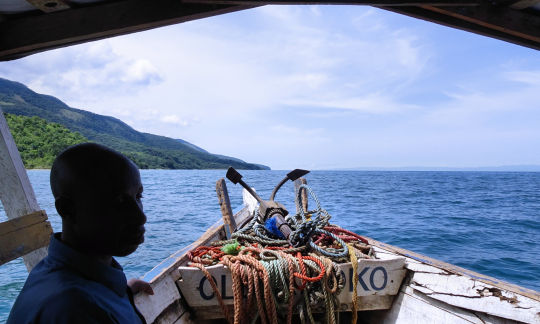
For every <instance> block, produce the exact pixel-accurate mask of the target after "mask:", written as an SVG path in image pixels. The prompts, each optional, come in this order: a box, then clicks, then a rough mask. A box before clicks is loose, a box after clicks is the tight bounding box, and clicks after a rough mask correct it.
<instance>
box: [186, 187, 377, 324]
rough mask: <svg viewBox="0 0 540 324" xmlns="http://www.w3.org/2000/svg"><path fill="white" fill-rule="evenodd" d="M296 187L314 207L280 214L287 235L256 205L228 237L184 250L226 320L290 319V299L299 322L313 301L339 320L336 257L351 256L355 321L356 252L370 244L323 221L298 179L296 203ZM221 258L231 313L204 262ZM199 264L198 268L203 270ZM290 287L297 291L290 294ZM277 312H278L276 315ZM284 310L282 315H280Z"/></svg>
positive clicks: (309, 314) (309, 316)
mask: <svg viewBox="0 0 540 324" xmlns="http://www.w3.org/2000/svg"><path fill="white" fill-rule="evenodd" d="M301 190H306V191H307V192H308V193H309V194H310V196H311V197H312V198H313V200H314V201H315V205H316V209H314V210H312V211H305V210H303V209H302V208H298V214H296V215H288V216H287V217H286V218H285V219H286V221H287V222H288V223H289V225H290V227H291V229H292V230H293V232H292V233H291V236H290V237H289V239H290V243H289V241H286V240H282V239H279V238H278V237H277V236H275V235H274V234H272V233H271V232H269V231H268V230H267V229H266V228H265V227H264V226H263V225H262V224H261V223H260V219H262V217H260V215H259V214H258V210H256V211H254V213H253V218H252V219H251V220H250V222H249V223H248V224H247V225H245V226H244V227H243V228H241V229H239V230H237V231H236V232H234V233H233V234H232V235H231V239H230V240H226V241H218V242H212V243H210V245H211V246H199V247H197V248H196V249H194V250H192V251H190V252H189V253H188V257H189V259H190V260H191V263H190V265H191V266H194V267H197V268H199V269H201V271H203V273H204V274H205V276H206V277H207V279H208V282H209V283H210V285H211V286H212V289H213V291H214V293H215V296H216V297H217V299H218V301H219V304H220V307H221V308H222V311H223V314H224V316H225V318H226V319H227V321H228V322H229V323H234V324H240V323H242V324H243V323H256V322H260V323H262V324H276V323H278V321H279V322H285V321H286V323H287V324H291V323H292V317H293V310H294V309H295V302H298V301H299V303H298V304H297V306H296V310H297V311H298V313H299V315H300V320H301V323H306V322H310V323H315V318H314V316H313V311H312V310H313V307H324V309H325V320H326V323H329V324H336V323H338V322H339V306H340V302H339V299H338V296H339V294H340V293H341V291H342V289H343V288H344V286H345V275H344V273H343V272H342V271H341V270H340V268H339V266H338V263H345V262H351V263H352V268H353V279H352V280H353V289H354V293H353V300H352V311H353V315H352V316H353V318H352V320H353V321H352V323H354V324H355V323H356V321H357V317H358V315H357V310H358V305H357V300H356V289H357V284H358V282H357V280H355V279H354V278H357V277H358V260H357V253H356V252H355V249H358V255H360V256H361V257H366V258H369V257H370V256H371V253H372V252H371V248H370V246H369V245H368V241H367V240H366V239H365V238H363V237H361V236H360V235H358V234H356V233H353V232H351V231H348V230H345V229H343V228H341V227H338V226H335V225H331V224H329V220H330V215H329V214H328V212H327V211H326V210H324V209H323V208H322V207H321V205H320V202H319V200H318V199H317V197H316V196H315V194H314V193H313V191H312V190H311V189H310V188H309V187H308V186H306V185H301V186H300V188H299V189H298V191H297V195H296V199H295V200H296V201H295V202H296V204H297V206H301V205H302V204H301V194H300V192H301ZM218 263H222V264H223V265H225V266H226V267H227V268H228V269H229V270H230V271H231V277H232V290H233V309H234V314H230V309H229V308H227V307H226V306H225V304H224V301H223V298H222V296H221V294H220V293H219V291H218V288H217V285H216V283H215V281H214V279H213V278H212V276H211V275H210V273H209V272H208V270H206V269H205V267H207V266H210V265H215V264H218ZM203 269H204V270H203ZM295 291H296V292H297V294H298V293H299V294H300V295H301V296H299V297H300V299H298V298H295ZM278 314H280V317H279V318H278ZM285 314H286V319H285Z"/></svg>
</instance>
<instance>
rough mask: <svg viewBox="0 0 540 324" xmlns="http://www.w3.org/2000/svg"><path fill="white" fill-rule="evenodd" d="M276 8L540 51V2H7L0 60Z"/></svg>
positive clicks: (0, 27)
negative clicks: (454, 32) (358, 11)
mask: <svg viewBox="0 0 540 324" xmlns="http://www.w3.org/2000/svg"><path fill="white" fill-rule="evenodd" d="M270 4H281V5H285V4H304V5H305V4H340V5H369V6H374V7H377V8H381V9H384V10H389V11H393V12H396V13H400V14H404V15H407V16H411V17H415V18H419V19H423V20H427V21H431V22H434V23H437V24H441V25H445V26H449V27H453V28H457V29H461V30H465V31H469V32H473V33H476V34H480V35H484V36H488V37H493V38H497V39H500V40H504V41H507V42H510V43H515V44H519V45H522V46H526V47H530V48H533V49H536V50H539V49H540V0H409V1H401V0H358V1H353V0H339V1H331V0H326V1H311V0H307V1H300V0H268V1H266V0H261V1H257V0H151V1H150V0H1V1H0V60H1V61H6V60H12V59H17V58H20V57H24V56H27V55H30V54H34V53H38V52H42V51H46V50H49V49H54V48H59V47H64V46H69V45H74V44H79V43H84V42H88V41H93V40H98V39H103V38H108V37H113V36H118V35H124V34H129V33H133V32H138V31H143V30H148V29H152V28H157V27H162V26H166V25H171V24H177V23H182V22H186V21H191V20H196V19H202V18H206V17H210V16H215V15H221V14H225V13H230V12H234V11H239V10H245V9H250V8H254V7H257V6H262V5H270Z"/></svg>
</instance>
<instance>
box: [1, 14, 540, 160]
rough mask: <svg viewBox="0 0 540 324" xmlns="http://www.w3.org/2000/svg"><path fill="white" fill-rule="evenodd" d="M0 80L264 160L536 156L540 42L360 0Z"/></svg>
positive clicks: (57, 56)
mask: <svg viewBox="0 0 540 324" xmlns="http://www.w3.org/2000/svg"><path fill="white" fill-rule="evenodd" d="M0 77H3V78H7V79H10V80H14V81H19V82H22V83H24V84H26V85H27V86H29V87H30V88H31V89H32V90H34V91H36V92H39V93H44V94H49V95H52V96H55V97H57V98H59V99H60V100H62V101H64V102H65V103H67V104H68V105H69V106H71V107H75V108H79V109H84V110H88V111H92V112H95V113H98V114H104V115H109V116H113V117H116V118H119V119H121V120H122V121H124V122H126V123H127V124H128V125H130V126H132V127H133V128H135V129H136V130H139V131H143V132H148V133H153V134H159V135H164V136H168V137H172V138H180V139H183V140H186V141H188V142H191V143H193V144H195V145H198V146H200V147H202V148H204V149H206V150H208V151H209V152H212V153H217V154H224V155H229V156H233V157H237V158H241V159H243V160H245V161H248V162H253V163H260V164H265V165H268V166H270V167H271V168H272V169H293V168H305V169H311V170H316V169H349V168H364V167H380V168H391V167H410V166H429V167H480V166H502V165H540V150H539V148H540V127H539V126H540V100H539V94H540V52H538V51H536V50H532V49H529V48H525V47H521V46H518V45H514V44H510V43H507V42H503V41H499V40H495V39H491V38H487V37H484V36H479V35H475V34H472V33H467V32H464V31H460V30H456V29H452V28H448V27H444V26H440V25H436V24H433V23H428V22H425V21H422V20H418V19H414V18H410V17H406V16H402V15H399V14H395V13H391V12H387V11H384V10H381V9H377V8H372V7H366V6H265V7H260V8H255V9H250V10H246V11H241V12H236V13H231V14H226V15H221V16H216V17H211V18H206V19H202V20H197V21H192V22H187V23H183V24H178V25H174V26H169V27H163V28H158V29H154V30H150V31H145V32H140V33H136V34H130V35H125V36H120V37H114V38H109V39H106V40H101V41H95V42H90V43H85V44H81V45H76V46H71V47H67V48H62V49H57V50H51V51H47V52H44V53H39V54H34V55H31V56H28V57H26V58H22V59H18V60H15V61H10V62H0Z"/></svg>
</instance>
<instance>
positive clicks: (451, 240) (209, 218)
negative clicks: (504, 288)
mask: <svg viewBox="0 0 540 324" xmlns="http://www.w3.org/2000/svg"><path fill="white" fill-rule="evenodd" d="M242 173H243V175H244V180H245V181H246V182H247V183H248V184H250V185H251V186H252V187H255V188H256V189H257V192H258V193H259V194H260V195H262V197H265V198H267V197H268V196H269V195H270V192H271V191H272V189H273V186H274V185H275V184H277V182H278V181H279V180H281V178H282V177H283V176H284V175H285V174H286V173H287V172H286V171H243V172H242ZM28 174H29V177H30V180H31V182H32V184H33V186H34V190H35V192H36V195H37V197H38V201H39V203H40V206H41V207H42V208H43V209H45V210H46V211H47V214H48V215H49V218H50V220H51V223H52V226H53V228H54V230H55V231H59V230H60V228H61V226H60V217H59V216H58V215H57V214H56V211H55V209H54V204H53V199H52V194H51V192H50V189H49V183H48V179H49V171H46V170H35V171H29V172H28ZM141 175H142V182H143V184H144V188H145V189H144V198H143V202H144V206H145V211H146V214H147V216H148V225H147V235H146V242H145V243H144V245H142V246H141V247H140V248H139V249H138V250H137V251H136V252H135V253H134V254H132V255H130V256H128V257H125V258H120V260H119V261H120V263H121V264H122V265H123V266H124V268H125V271H126V274H127V276H128V278H129V277H139V276H142V275H143V274H144V273H145V272H147V271H149V270H150V269H151V268H152V267H153V266H154V265H156V264H157V263H159V262H160V261H161V260H163V259H164V258H166V257H167V256H169V255H170V254H171V253H173V252H175V251H177V250H178V249H180V248H181V247H183V246H185V245H187V244H189V243H191V242H192V241H193V240H195V239H196V238H198V237H199V236H200V235H201V234H202V233H203V232H204V231H205V229H206V228H207V227H208V226H210V225H211V224H213V223H214V222H215V221H217V220H218V219H219V218H220V217H221V212H220V209H219V205H218V201H217V198H216V194H215V182H216V180H218V179H219V178H221V177H224V175H225V171H223V170H217V171H198V170H143V171H141ZM306 178H307V180H308V183H309V184H310V186H311V187H312V188H313V189H314V191H315V192H316V193H317V195H318V197H319V200H320V201H321V203H322V205H323V207H324V208H325V209H327V210H328V211H329V213H330V214H331V215H332V216H333V218H332V222H333V223H336V224H338V225H340V226H343V227H345V228H348V229H350V230H353V231H355V232H357V233H360V234H363V235H366V236H369V237H372V238H374V239H377V240H379V241H383V242H386V243H389V244H392V245H396V246H399V247H403V248H405V249H408V250H412V251H415V252H418V253H421V254H425V255H428V256H430V257H433V258H436V259H439V260H442V261H446V262H449V263H452V264H455V265H458V266H461V267H464V268H468V269H471V270H474V271H477V272H480V273H482V274H486V275H489V276H493V277H496V278H498V279H501V280H505V281H508V282H511V283H515V284H518V285H521V286H524V287H527V288H531V289H534V290H540V280H539V279H538V278H539V277H540V264H539V262H538V260H540V173H525V172H356V171H350V172H349V171H315V172H312V173H310V174H309V175H307V176H306ZM227 186H228V189H229V194H230V196H231V203H232V205H233V208H235V207H238V206H240V204H241V203H242V193H241V189H240V187H239V186H234V185H233V184H231V183H230V182H227ZM276 200H278V201H280V202H282V203H284V204H285V206H286V207H287V208H288V209H289V210H291V211H292V210H294V203H293V189H292V184H290V183H289V184H287V185H285V186H284V187H283V188H282V189H281V190H280V192H279V193H278V194H277V197H276ZM1 217H5V216H1ZM25 278H26V270H25V268H24V265H23V264H22V261H21V259H19V260H15V261H12V262H10V263H8V264H6V265H4V266H1V267H0V323H2V322H4V321H5V320H6V318H7V314H8V313H9V309H10V308H11V305H12V303H13V301H14V299H15V298H16V296H17V294H18V292H19V290H20V289H21V287H22V285H23V283H24V280H25Z"/></svg>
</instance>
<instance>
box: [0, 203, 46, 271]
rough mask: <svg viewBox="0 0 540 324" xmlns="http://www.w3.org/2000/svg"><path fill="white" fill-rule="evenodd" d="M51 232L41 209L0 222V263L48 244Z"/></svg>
mask: <svg viewBox="0 0 540 324" xmlns="http://www.w3.org/2000/svg"><path fill="white" fill-rule="evenodd" d="M51 234H52V227H51V224H50V223H49V222H48V221H47V214H45V212H44V211H42V210H41V211H38V212H35V213H32V214H29V215H25V216H22V217H18V218H13V219H11V220H9V221H7V222H3V223H0V265H2V264H4V263H6V262H9V261H11V260H14V259H16V258H18V257H21V256H23V255H25V254H28V253H29V252H32V251H34V250H36V249H39V248H42V247H45V246H47V245H49V240H50V238H51Z"/></svg>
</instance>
